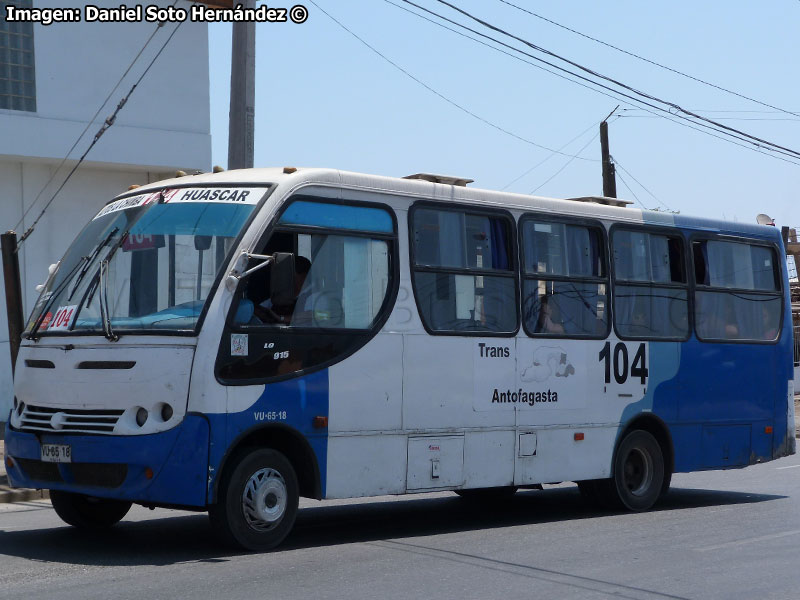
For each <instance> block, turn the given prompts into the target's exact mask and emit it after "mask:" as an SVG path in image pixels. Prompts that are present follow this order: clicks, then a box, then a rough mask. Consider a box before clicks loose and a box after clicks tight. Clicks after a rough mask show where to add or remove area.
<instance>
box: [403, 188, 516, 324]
mask: <svg viewBox="0 0 800 600" xmlns="http://www.w3.org/2000/svg"><path fill="white" fill-rule="evenodd" d="M421 209H428V210H438V211H441V212H452V213H463V214H464V215H473V216H479V217H494V218H501V219H503V220H504V221H505V222H506V224H507V225H508V228H507V231H508V235H509V240H508V243H509V247H508V260H509V261H510V263H511V266H510V268H509V270H508V271H505V270H500V269H492V268H483V269H477V268H476V269H471V268H464V267H437V266H430V265H417V259H416V243H415V241H414V216H415V214H416V212H417V211H418V210H421ZM515 225H516V220H515V219H514V216H513V215H512V214H511V211H509V210H506V209H500V208H485V207H483V206H479V205H475V204H467V203H449V202H448V203H443V202H436V201H432V200H418V201H417V202H414V203H413V204H412V205H411V206H410V207H409V209H408V259H409V263H408V269H409V275H410V277H411V290H412V293H413V294H414V304H415V305H416V307H417V314H418V315H419V320H420V322H421V323H422V327H423V328H424V329H425V331H426V333H428V335H438V336H457V337H505V338H510V337H515V336H516V335H517V333H518V332H519V328H520V316H521V315H520V311H521V309H520V276H519V272H520V269H519V255H518V252H519V245H518V244H517V228H516V226H515ZM416 273H442V274H446V275H472V276H476V275H477V276H480V275H484V276H487V277H509V278H512V279H513V281H514V311H515V313H514V314H515V326H514V329H513V330H512V331H508V332H506V331H457V330H449V329H448V330H441V329H431V327H430V326H429V325H428V323H427V322H426V320H425V316H424V313H423V311H422V306H421V305H420V298H419V293H418V290H417V282H416Z"/></svg>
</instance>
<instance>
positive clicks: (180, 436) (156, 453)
mask: <svg viewBox="0 0 800 600" xmlns="http://www.w3.org/2000/svg"><path fill="white" fill-rule="evenodd" d="M5 444H6V447H5V453H6V456H8V457H10V458H11V459H12V460H13V465H12V466H9V465H6V470H7V473H8V480H9V482H10V483H11V485H12V486H13V487H26V488H37V489H48V490H63V491H67V492H75V493H80V494H86V495H89V496H95V497H99V498H113V499H117V500H130V501H132V502H138V503H141V504H155V505H181V506H197V507H204V506H206V488H207V486H206V480H207V477H208V445H209V426H208V421H206V419H205V418H203V417H201V416H198V415H187V416H186V417H185V418H184V420H183V422H182V423H180V424H179V425H178V426H177V427H174V428H172V429H170V430H168V431H164V432H162V433H156V434H152V435H140V436H136V435H134V436H111V435H109V436H106V435H74V434H50V433H46V434H40V435H36V434H32V433H25V432H22V431H17V430H14V429H12V428H11V427H10V426H7V427H6V434H5ZM42 444H68V445H69V446H71V448H72V462H71V463H46V462H41V445H42ZM148 469H149V470H150V471H152V476H151V477H150V478H148V475H149V474H150V473H149V472H148Z"/></svg>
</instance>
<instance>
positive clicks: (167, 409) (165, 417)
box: [161, 404, 173, 421]
mask: <svg viewBox="0 0 800 600" xmlns="http://www.w3.org/2000/svg"><path fill="white" fill-rule="evenodd" d="M172 415H173V411H172V407H171V406H170V405H169V404H164V405H163V406H162V407H161V420H162V421H169V420H170V419H171V418H172Z"/></svg>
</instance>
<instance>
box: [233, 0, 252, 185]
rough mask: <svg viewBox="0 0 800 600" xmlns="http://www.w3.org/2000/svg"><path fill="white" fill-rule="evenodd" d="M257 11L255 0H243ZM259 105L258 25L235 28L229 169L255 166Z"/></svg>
mask: <svg viewBox="0 0 800 600" xmlns="http://www.w3.org/2000/svg"><path fill="white" fill-rule="evenodd" d="M242 5H243V7H244V8H255V6H256V0H244V2H243V3H242ZM255 103H256V24H255V23H254V22H252V21H251V22H237V23H234V24H233V40H232V52H231V106H230V113H229V116H228V118H229V120H228V168H229V169H247V168H250V167H252V166H253V148H254V145H255Z"/></svg>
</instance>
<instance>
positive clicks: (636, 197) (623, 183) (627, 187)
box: [616, 173, 650, 210]
mask: <svg viewBox="0 0 800 600" xmlns="http://www.w3.org/2000/svg"><path fill="white" fill-rule="evenodd" d="M616 176H617V177H619V180H620V181H621V182H622V185H624V186H625V189H627V190H628V191H629V192H630V193H631V196H633V197H634V198H635V199H636V202H638V203H639V206H641V207H642V208H643V209H645V210H650V209H649V208H647V207H646V206H645V205H644V204H643V203H642V201H641V200H639V196H637V195H636V192H634V191H633V190H632V189H631V186H629V185H628V182H627V181H625V178H624V177H623V176H622V173H617V174H616Z"/></svg>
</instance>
